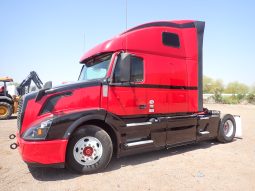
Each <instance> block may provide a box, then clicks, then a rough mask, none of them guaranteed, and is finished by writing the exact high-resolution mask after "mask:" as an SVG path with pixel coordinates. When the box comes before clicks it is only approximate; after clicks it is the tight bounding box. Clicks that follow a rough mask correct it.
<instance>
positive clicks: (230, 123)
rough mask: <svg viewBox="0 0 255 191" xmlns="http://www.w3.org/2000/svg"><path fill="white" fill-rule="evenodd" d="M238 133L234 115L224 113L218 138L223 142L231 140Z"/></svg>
mask: <svg viewBox="0 0 255 191" xmlns="http://www.w3.org/2000/svg"><path fill="white" fill-rule="evenodd" d="M235 133H236V123H235V119H234V117H233V116H232V115H230V114H226V115H223V117H222V119H221V122H220V127H219V131H218V136H217V139H218V141H220V142H222V143H228V142H231V141H232V140H233V139H234V136H235Z"/></svg>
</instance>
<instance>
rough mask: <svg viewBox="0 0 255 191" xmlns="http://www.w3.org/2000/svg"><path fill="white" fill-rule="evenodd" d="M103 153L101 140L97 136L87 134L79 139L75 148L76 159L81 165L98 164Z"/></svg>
mask: <svg viewBox="0 0 255 191" xmlns="http://www.w3.org/2000/svg"><path fill="white" fill-rule="evenodd" d="M102 154H103V147H102V144H101V142H100V141H99V140H98V139H97V138H95V137H90V136H86V137H83V138H81V139H80V140H78V142H77V143H76V144H75V146H74V148H73V155H74V158H75V160H76V161H77V162H78V163H79V164H81V165H84V166H85V165H93V164H96V163H97V162H98V161H99V160H100V158H101V157H102Z"/></svg>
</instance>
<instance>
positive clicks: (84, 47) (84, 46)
mask: <svg viewBox="0 0 255 191" xmlns="http://www.w3.org/2000/svg"><path fill="white" fill-rule="evenodd" d="M83 43H84V45H83V49H84V50H83V51H86V34H85V32H84V42H83Z"/></svg>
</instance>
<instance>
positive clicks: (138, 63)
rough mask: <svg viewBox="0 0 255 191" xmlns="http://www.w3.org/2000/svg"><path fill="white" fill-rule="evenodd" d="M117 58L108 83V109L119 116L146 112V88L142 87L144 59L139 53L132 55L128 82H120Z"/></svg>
mask: <svg viewBox="0 0 255 191" xmlns="http://www.w3.org/2000/svg"><path fill="white" fill-rule="evenodd" d="M119 60H120V59H119V58H117V62H116V65H115V68H114V71H113V79H112V83H111V84H110V85H109V95H108V111H110V112H112V113H114V114H116V115H120V116H123V115H124V116H137V115H142V114H146V100H147V97H146V88H143V87H142V84H143V81H144V80H143V78H144V61H143V58H142V57H140V56H139V55H136V56H134V55H132V56H131V60H130V67H131V68H130V82H121V81H120V78H121V76H120V75H121V74H120V65H119Z"/></svg>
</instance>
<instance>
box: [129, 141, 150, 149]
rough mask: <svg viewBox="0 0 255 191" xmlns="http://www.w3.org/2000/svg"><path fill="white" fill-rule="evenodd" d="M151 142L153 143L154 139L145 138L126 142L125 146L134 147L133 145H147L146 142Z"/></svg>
mask: <svg viewBox="0 0 255 191" xmlns="http://www.w3.org/2000/svg"><path fill="white" fill-rule="evenodd" d="M149 143H153V140H145V141H138V142H133V143H126V144H125V146H126V147H133V146H138V145H145V144H149Z"/></svg>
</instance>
